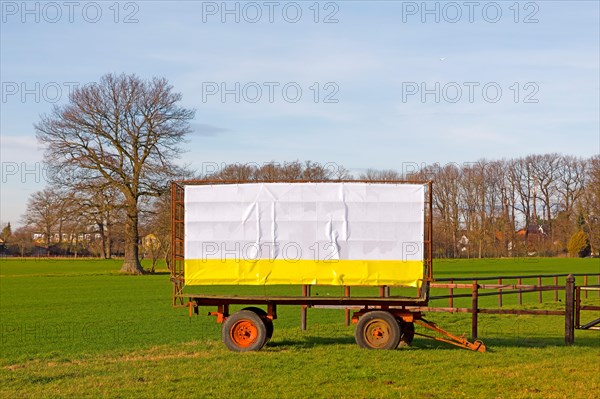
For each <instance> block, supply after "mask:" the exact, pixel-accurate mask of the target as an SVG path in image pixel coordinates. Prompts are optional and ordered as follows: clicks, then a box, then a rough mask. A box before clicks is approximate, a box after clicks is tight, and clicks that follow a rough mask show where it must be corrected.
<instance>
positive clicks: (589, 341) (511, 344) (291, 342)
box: [267, 334, 600, 353]
mask: <svg viewBox="0 0 600 399" xmlns="http://www.w3.org/2000/svg"><path fill="white" fill-rule="evenodd" d="M481 341H482V342H483V343H484V344H485V346H486V348H487V351H488V352H492V353H493V352H494V349H496V348H523V349H525V348H540V349H543V348H552V347H563V346H564V347H566V345H565V342H564V338H559V337H533V338H483V339H481ZM471 342H473V341H472V340H471ZM355 344H356V342H355V340H354V337H348V336H345V337H310V336H305V337H303V338H298V339H289V338H284V339H282V340H275V341H271V342H269V343H268V344H267V345H268V347H269V348H270V349H272V350H280V349H281V350H282V349H286V348H289V347H294V348H298V349H310V348H315V347H320V346H333V345H355ZM573 347H585V348H600V334H598V337H581V338H575V344H574V345H573ZM420 349H429V350H432V349H435V350H450V351H453V350H459V351H461V350H465V349H464V348H461V347H458V346H455V345H451V344H448V343H445V342H440V341H435V340H432V339H427V338H422V337H416V338H415V340H414V341H413V343H412V345H411V346H409V347H403V348H401V350H420Z"/></svg>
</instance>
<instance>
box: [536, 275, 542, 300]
mask: <svg viewBox="0 0 600 399" xmlns="http://www.w3.org/2000/svg"><path fill="white" fill-rule="evenodd" d="M537 280H538V287H540V290H539V291H538V302H539V303H542V302H543V299H542V290H541V288H542V277H541V276H538V278H537Z"/></svg>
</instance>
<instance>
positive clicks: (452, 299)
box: [448, 278, 454, 308]
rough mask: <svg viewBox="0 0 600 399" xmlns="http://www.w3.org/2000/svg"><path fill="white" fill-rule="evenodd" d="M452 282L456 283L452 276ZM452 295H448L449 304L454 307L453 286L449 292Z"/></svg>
mask: <svg viewBox="0 0 600 399" xmlns="http://www.w3.org/2000/svg"><path fill="white" fill-rule="evenodd" d="M450 284H454V279H453V278H451V279H450ZM448 293H449V294H450V295H448V297H449V298H448V305H449V306H450V307H451V308H453V307H454V289H453V288H452V287H450V289H449V292H448Z"/></svg>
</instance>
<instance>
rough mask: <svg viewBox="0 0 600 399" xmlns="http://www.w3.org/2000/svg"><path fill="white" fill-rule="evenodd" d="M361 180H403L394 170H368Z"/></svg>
mask: <svg viewBox="0 0 600 399" xmlns="http://www.w3.org/2000/svg"><path fill="white" fill-rule="evenodd" d="M359 179H360V180H379V181H381V180H384V181H391V180H402V174H400V173H399V172H397V171H395V170H393V169H387V170H376V169H367V170H366V171H365V172H364V173H361V174H360V176H359Z"/></svg>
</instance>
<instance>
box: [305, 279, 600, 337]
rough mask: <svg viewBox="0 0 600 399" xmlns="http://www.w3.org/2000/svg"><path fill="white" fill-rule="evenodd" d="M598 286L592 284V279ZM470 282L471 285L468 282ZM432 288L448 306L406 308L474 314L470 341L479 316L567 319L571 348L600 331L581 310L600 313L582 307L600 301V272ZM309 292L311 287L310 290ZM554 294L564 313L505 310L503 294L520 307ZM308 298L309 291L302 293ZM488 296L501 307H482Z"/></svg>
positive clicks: (384, 291)
mask: <svg viewBox="0 0 600 399" xmlns="http://www.w3.org/2000/svg"><path fill="white" fill-rule="evenodd" d="M560 277H564V278H565V284H564V285H561V284H560V282H559V278H560ZM576 277H583V285H580V286H577V285H576ZM549 278H552V284H551V285H544V280H547V279H549ZM594 278H595V279H596V280H597V281H598V284H595V285H591V284H589V283H590V281H592V279H594ZM507 280H516V283H506V281H507ZM524 280H525V281H526V280H535V281H536V284H523V281H524ZM467 281H469V283H468V284H467V283H465V282H467ZM482 281H495V283H489V284H486V283H484V284H481V283H480V282H482ZM388 288H389V287H381V289H380V294H381V296H388V295H389V289H388ZM430 288H433V289H447V290H448V295H435V296H430V297H429V301H430V302H431V301H436V300H443V299H447V300H448V306H447V307H441V306H406V307H405V308H406V309H410V310H417V311H423V312H444V313H471V338H472V339H477V338H478V315H479V314H480V313H483V314H511V315H540V316H564V317H565V343H566V344H567V345H571V344H573V343H574V342H575V334H574V330H575V329H586V330H600V318H598V319H596V320H593V321H591V322H588V323H586V324H584V325H581V312H582V311H600V306H590V305H582V297H584V298H588V293H591V292H596V293H597V295H598V297H599V298H600V273H598V274H596V273H593V274H591V273H586V274H584V273H577V274H543V275H521V276H493V277H458V278H445V279H436V280H435V281H433V282H431V283H430ZM308 289H310V287H308ZM454 290H470V292H468V293H454ZM482 290H494V292H481V291H482ZM544 291H551V292H554V297H553V299H554V301H555V302H558V301H559V292H561V291H564V292H565V303H564V310H551V309H506V308H503V297H504V295H511V294H515V295H517V296H518V304H519V305H522V304H523V294H524V293H533V292H538V296H537V301H538V303H543V300H544V298H543V295H542V294H543V292H544ZM303 294H304V295H307V292H306V291H305V292H303ZM345 294H346V295H349V287H345ZM487 296H497V297H498V307H497V308H494V309H491V308H480V307H479V298H480V297H487ZM455 298H471V306H470V307H464V306H463V307H455V306H454V299H455ZM338 307H339V308H344V309H346V325H349V324H350V309H351V307H347V306H338ZM302 329H306V307H303V309H302Z"/></svg>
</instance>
